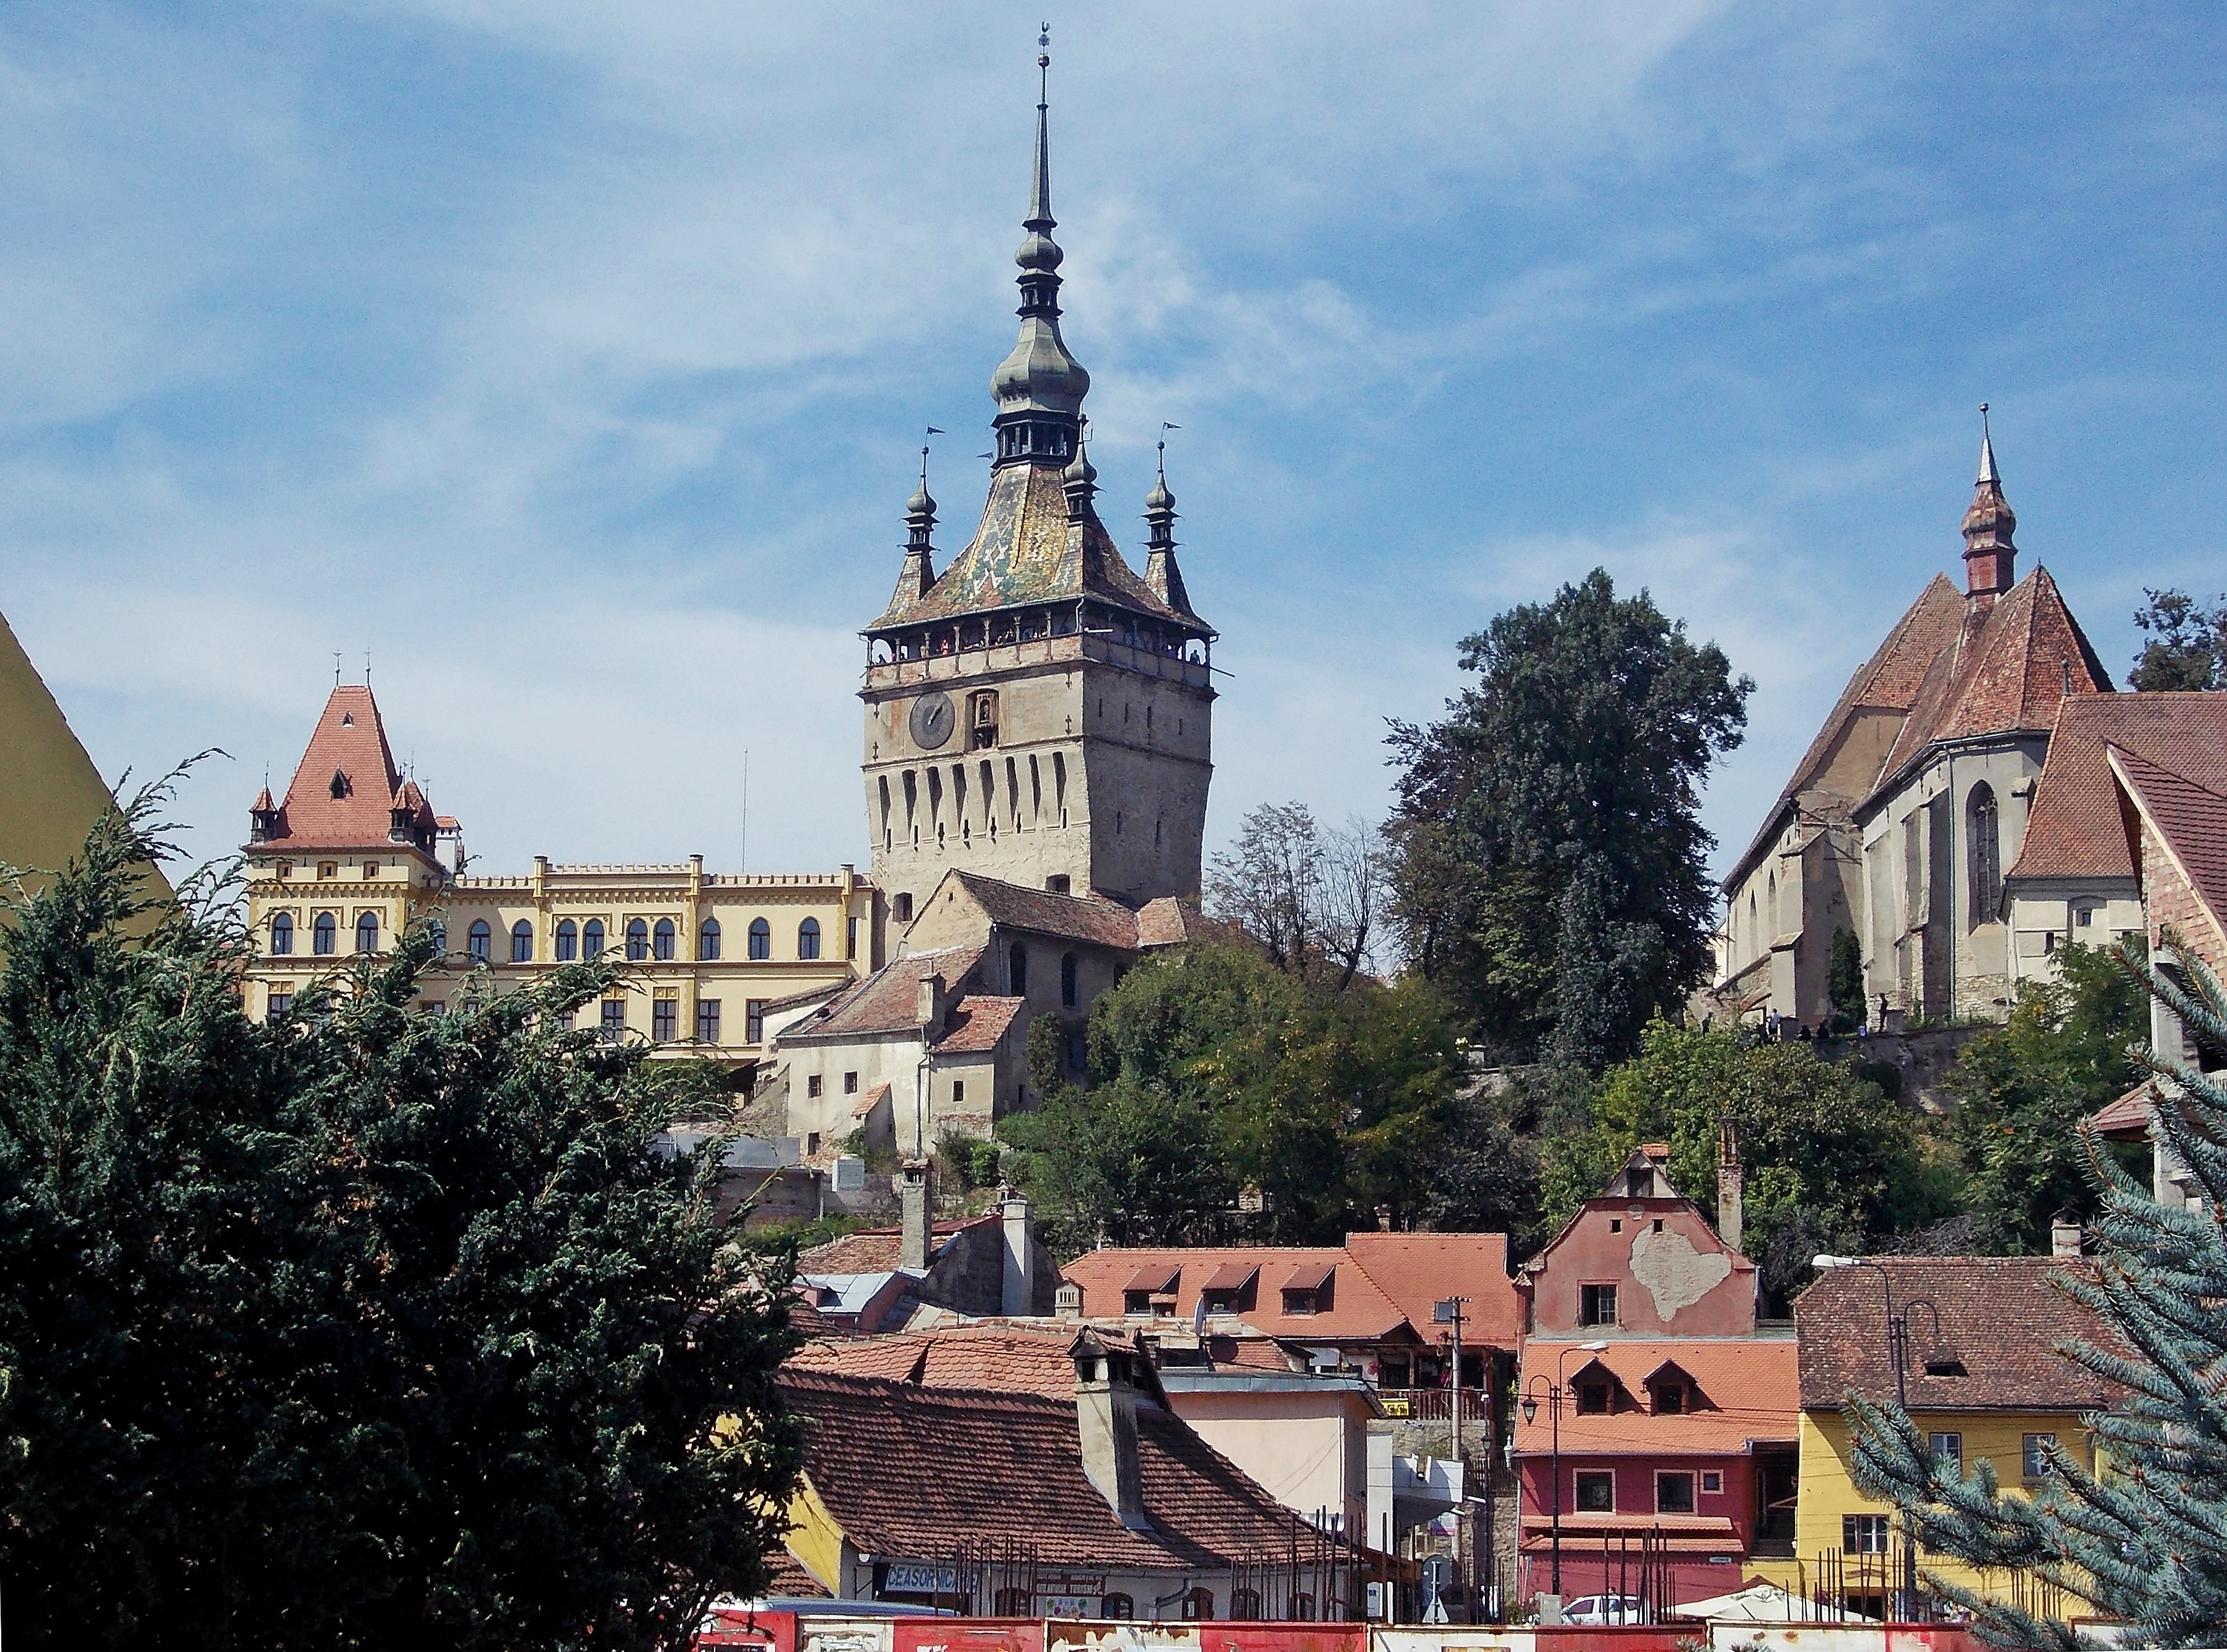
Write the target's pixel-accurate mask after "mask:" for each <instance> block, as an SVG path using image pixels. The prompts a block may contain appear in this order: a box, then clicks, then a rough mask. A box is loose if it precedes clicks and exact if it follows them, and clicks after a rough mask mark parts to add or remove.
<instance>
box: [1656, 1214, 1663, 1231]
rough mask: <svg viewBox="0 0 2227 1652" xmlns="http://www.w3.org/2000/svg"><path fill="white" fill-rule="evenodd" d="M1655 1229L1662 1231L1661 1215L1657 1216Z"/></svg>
mask: <svg viewBox="0 0 2227 1652" xmlns="http://www.w3.org/2000/svg"><path fill="white" fill-rule="evenodd" d="M1655 1231H1656V1233H1658V1234H1659V1233H1661V1232H1662V1217H1660V1216H1657V1217H1656V1218H1655Z"/></svg>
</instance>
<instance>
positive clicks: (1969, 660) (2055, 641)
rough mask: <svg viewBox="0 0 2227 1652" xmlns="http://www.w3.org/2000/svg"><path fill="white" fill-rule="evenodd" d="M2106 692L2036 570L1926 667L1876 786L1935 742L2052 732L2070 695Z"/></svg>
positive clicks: (1968, 621)
mask: <svg viewBox="0 0 2227 1652" xmlns="http://www.w3.org/2000/svg"><path fill="white" fill-rule="evenodd" d="M2109 692H2111V675H2110V673H2109V672H2107V671H2105V670H2104V669H2103V661H2102V660H2099V659H2098V658H2096V650H2095V649H2094V647H2091V646H2090V643H2089V641H2088V638H2087V635H2086V634H2085V633H2084V632H2083V631H2082V630H2081V628H2080V622H2078V621H2077V620H2076V619H2074V618H2073V617H2072V610H2071V609H2069V608H2067V607H2066V606H2065V605H2064V595H2063V593H2062V592H2060V591H2059V590H2058V588H2057V582H2056V581H2055V580H2054V579H2052V578H2051V577H2050V575H2049V571H2048V570H2047V569H2046V568H2039V567H2037V568H2036V569H2035V570H2034V571H2032V573H2030V574H2028V575H2027V576H2026V577H2025V578H2024V579H2021V580H2020V581H2019V583H2018V584H2015V585H2013V586H2012V587H2011V589H2010V590H2008V591H2007V592H2005V593H2004V594H2003V596H2000V597H1999V598H1998V599H1996V601H1995V602H1994V603H1993V604H1992V605H1991V606H1989V607H1988V608H1986V609H1980V608H1977V607H1974V608H1972V609H1969V611H1968V613H1967V614H1966V616H1965V620H1964V623H1963V626H1962V629H1961V631H1960V632H1959V634H1958V635H1957V638H1956V642H1955V644H1954V646H1952V647H1948V648H1944V649H1943V651H1942V652H1941V654H1939V655H1937V657H1936V658H1935V660H1933V663H1932V665H1931V666H1930V667H1929V668H1928V670H1927V672H1926V673H1925V680H1924V684H1923V685H1922V686H1920V687H1919V689H1918V697H1917V698H1916V700H1915V701H1914V702H1913V703H1912V705H1911V711H1910V716H1909V718H1907V719H1906V720H1905V722H1904V724H1903V725H1902V730H1901V732H1900V733H1899V734H1898V735H1897V736H1896V737H1895V741H1894V745H1893V748H1892V749H1891V750H1890V751H1889V752H1888V753H1887V757H1886V762H1885V763H1884V764H1883V765H1882V766H1881V768H1880V770H1879V785H1880V786H1885V785H1886V784H1887V783H1888V782H1889V781H1892V779H1893V778H1894V776H1895V775H1898V774H1899V773H1900V772H1901V770H1902V769H1903V768H1904V767H1905V765H1906V764H1907V763H1909V762H1911V761H1912V760H1913V759H1914V758H1916V757H1917V756H1918V754H1919V753H1920V752H1922V751H1924V749H1925V748H1926V747H1927V746H1929V745H1931V744H1933V743H1935V742H1937V741H1941V740H1955V739H1961V738H1963V737H1968V736H1972V735H1981V734H1997V733H2003V732H2007V731H2008V730H2013V729H2039V730H2046V729H2052V728H2054V727H2055V726H2056V724H2057V712H2058V706H2059V705H2061V704H2062V703H2063V702H2064V699H2065V698H2067V697H2068V696H2070V695H2072V694H2100V693H2109ZM1874 789H1875V790H1876V788H1874Z"/></svg>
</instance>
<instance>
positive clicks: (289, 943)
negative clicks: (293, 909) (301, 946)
mask: <svg viewBox="0 0 2227 1652" xmlns="http://www.w3.org/2000/svg"><path fill="white" fill-rule="evenodd" d="M293 954H294V919H293V915H292V914H290V913H286V912H281V913H280V914H279V915H278V916H277V917H275V918H273V919H271V956H272V957H273V958H290V957H292V956H293Z"/></svg>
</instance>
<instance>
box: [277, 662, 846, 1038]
mask: <svg viewBox="0 0 2227 1652" xmlns="http://www.w3.org/2000/svg"><path fill="white" fill-rule="evenodd" d="M249 820H250V827H249V840H248V843H247V846H246V856H247V896H248V922H249V924H250V926H251V927H252V932H253V934H254V937H255V943H256V953H257V958H256V963H255V966H254V968H253V971H252V976H253V979H252V981H251V983H250V985H249V987H248V993H249V1009H250V1011H251V1013H257V1014H261V1015H264V1016H266V1017H267V1016H269V1015H271V1014H275V1013H278V1012H279V1011H283V1010H284V1008H285V1007H286V1005H288V1004H290V1002H291V1000H292V998H293V996H294V995H295V994H296V993H297V992H301V991H302V990H303V987H305V986H306V985H309V983H310V982H312V981H315V980H316V979H321V978H322V977H324V976H326V975H329V974H331V973H334V972H335V971H337V970H340V969H342V968H345V967H346V966H348V962H349V960H351V959H352V958H354V956H355V955H356V954H361V953H377V952H381V951H384V950H386V948H387V947H391V946H392V944H393V941H394V938H395V936H396V935H398V934H400V933H401V932H402V931H403V929H404V928H405V927H406V926H407V925H409V924H410V923H412V922H415V921H417V920H418V919H419V918H420V917H424V918H426V919H428V920H430V921H432V922H438V923H440V924H441V925H442V927H443V932H444V934H445V935H446V939H447V959H448V962H447V965H446V966H445V968H444V969H443V971H442V972H441V973H439V974H437V975H436V976H432V977H429V978H428V979H427V980H426V981H425V983H424V987H423V993H424V998H423V1002H424V1006H425V1008H426V1009H427V1010H428V1011H458V1010H463V1009H464V1008H466V1007H468V1006H469V1005H470V1004H471V1003H472V1002H473V1001H474V999H475V998H476V997H477V996H478V995H480V994H482V993H487V992H502V991H504V990H505V989H506V988H508V987H511V986H513V985H516V984H518V983H520V982H522V981H525V980H529V979H533V977H534V976H535V975H536V974H537V973H546V972H548V971H550V970H553V969H555V968H557V967H558V966H560V965H562V964H565V963H567V962H570V961H572V960H578V959H586V958H593V957H599V956H610V955H616V956H618V957H621V958H623V959H624V960H627V962H628V963H629V965H630V966H632V979H630V980H629V983H628V985H627V986H626V988H625V990H624V991H623V992H617V993H615V994H614V995H613V996H612V997H610V998H608V999H606V1000H605V1001H604V1002H603V1005H602V1006H601V1008H600V1009H599V1010H598V1011H597V1012H596V1013H597V1015H598V1016H599V1017H600V1024H601V1025H602V1026H603V1028H605V1029H606V1030H608V1031H609V1034H610V1036H612V1037H614V1038H619V1037H630V1038H636V1039H641V1040H643V1041H646V1042H648V1043H650V1044H652V1045H653V1046H654V1047H655V1048H656V1049H658V1050H659V1051H660V1052H661V1053H666V1054H671V1055H675V1056H708V1057H711V1058H713V1059H716V1060H718V1061H722V1062H728V1063H730V1064H733V1065H744V1064H750V1063H754V1062H756V1061H757V1059H758V1058H759V1056H760V1055H761V1053H762V1051H763V1045H764V1043H765V1040H766V1037H767V1036H768V1034H769V1032H770V1031H773V1030H778V1028H779V1026H780V1025H781V1024H782V1018H783V1017H785V1016H790V1015H794V1014H796V1013H800V1012H801V1011H802V1010H803V1009H805V1008H807V1007H809V1006H810V1005H814V1004H816V1003H818V1002H820V1000H822V999H823V998H826V996H828V995H829V994H830V993H832V992H835V991H836V990H838V989H839V988H840V987H842V986H844V985H847V984H849V983H850V982H851V981H852V980H855V979H858V977H859V976H860V975H862V974H864V973H865V972H866V971H868V970H870V969H871V967H872V966H873V965H874V963H875V961H876V960H875V959H874V957H873V955H872V954H873V951H874V945H875V936H874V926H873V913H874V899H873V890H872V889H871V885H869V884H868V883H866V882H865V879H863V878H861V877H858V874H857V873H856V872H855V871H853V870H852V868H851V867H849V866H843V867H840V868H839V869H837V870H836V871H832V872H821V873H801V874H775V875H770V876H745V875H741V874H718V873H712V872H707V871H705V867H704V858H703V857H702V856H700V855H692V856H691V857H689V858H688V859H686V861H680V862H671V863H665V864H647V865H611V866H588V865H577V866H576V865H561V864H553V863H552V862H551V861H549V860H547V859H546V858H541V857H536V858H535V860H534V863H533V871H531V872H528V873H526V874H525V875H523V876H520V877H466V876H463V875H462V873H461V871H460V870H459V869H460V868H461V867H462V866H463V864H464V856H463V832H462V828H461V827H459V826H458V825H457V824H456V821H455V820H450V819H449V818H448V817H446V816H442V815H436V814H435V813H433V812H432V808H431V805H430V804H429V803H427V801H426V800H425V797H424V794H423V792H422V791H421V790H420V789H419V788H418V784H417V782H416V781H412V780H407V779H405V778H404V777H403V776H402V775H401V774H400V773H399V771H398V770H397V769H396V768H395V766H394V760H393V756H392V752H391V749H390V748H389V747H388V744H387V741H386V730H385V728H384V726H383V724H382V723H381V721H380V714H379V707H378V705H377V703H376V702H375V701H374V700H373V698H372V695H371V690H370V689H369V688H368V687H367V686H338V687H335V689H334V690H333V692H332V697H331V698H330V699H329V700H328V701H327V702H326V704H325V709H324V711H323V714H322V716H320V717H319V718H318V720H317V726H316V730H315V731H314V732H313V733H312V734H311V736H310V737H309V745H308V747H307V749H305V750H304V751H303V756H302V762H301V765H300V767H299V768H298V769H297V770H296V771H295V775H294V780H293V783H292V784H291V785H290V787H288V788H287V791H286V795H285V797H284V799H283V800H277V801H274V800H272V798H271V794H270V792H269V790H268V788H265V791H264V792H263V794H261V795H260V796H258V798H257V799H256V800H255V803H254V806H253V807H252V810H251V811H250V814H249Z"/></svg>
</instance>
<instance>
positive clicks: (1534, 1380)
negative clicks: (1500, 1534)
mask: <svg viewBox="0 0 2227 1652" xmlns="http://www.w3.org/2000/svg"><path fill="white" fill-rule="evenodd" d="M1607 1346H1608V1344H1607V1343H1578V1344H1577V1346H1575V1347H1574V1348H1566V1349H1563V1350H1562V1353H1561V1357H1560V1359H1557V1360H1556V1361H1555V1362H1554V1381H1552V1382H1551V1383H1547V1417H1548V1418H1549V1419H1551V1420H1552V1422H1553V1424H1554V1524H1553V1528H1552V1529H1553V1532H1554V1539H1553V1541H1554V1572H1553V1579H1554V1582H1553V1585H1552V1587H1553V1591H1554V1598H1555V1599H1557V1600H1560V1598H1562V1394H1563V1392H1564V1389H1563V1368H1564V1363H1563V1362H1565V1361H1567V1359H1568V1358H1569V1357H1570V1355H1573V1354H1598V1353H1599V1352H1600V1351H1601V1350H1602V1349H1605V1348H1606V1347H1607ZM1546 1381H1547V1374H1546V1373H1545V1372H1544V1371H1539V1372H1535V1373H1534V1374H1533V1375H1532V1377H1531V1380H1530V1381H1528V1382H1527V1383H1525V1384H1524V1385H1523V1420H1524V1421H1525V1422H1526V1423H1534V1422H1536V1421H1538V1420H1539V1395H1538V1392H1537V1390H1538V1387H1539V1385H1540V1384H1541V1383H1542V1382H1546ZM1517 1540H1518V1541H1519V1542H1520V1541H1521V1540H1522V1539H1521V1536H1520V1535H1519V1537H1518V1539H1517Z"/></svg>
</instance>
